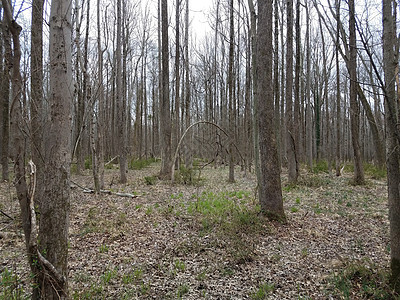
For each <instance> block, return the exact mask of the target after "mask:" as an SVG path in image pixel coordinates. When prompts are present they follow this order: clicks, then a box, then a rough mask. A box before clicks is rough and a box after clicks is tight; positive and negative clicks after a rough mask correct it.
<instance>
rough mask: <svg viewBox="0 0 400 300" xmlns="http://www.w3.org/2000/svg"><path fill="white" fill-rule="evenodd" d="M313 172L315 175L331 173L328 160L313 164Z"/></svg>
mask: <svg viewBox="0 0 400 300" xmlns="http://www.w3.org/2000/svg"><path fill="white" fill-rule="evenodd" d="M312 172H313V173H314V174H319V173H329V164H328V161H326V160H318V161H315V162H314V163H313V168H312Z"/></svg>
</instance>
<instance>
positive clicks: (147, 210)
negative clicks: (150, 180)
mask: <svg viewBox="0 0 400 300" xmlns="http://www.w3.org/2000/svg"><path fill="white" fill-rule="evenodd" d="M152 213H153V207H152V206H148V207H147V209H146V211H145V214H146V216H150V215H151V214H152Z"/></svg>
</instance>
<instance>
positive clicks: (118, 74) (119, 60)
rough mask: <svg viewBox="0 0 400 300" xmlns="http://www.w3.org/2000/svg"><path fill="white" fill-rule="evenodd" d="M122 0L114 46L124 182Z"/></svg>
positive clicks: (124, 180)
mask: <svg viewBox="0 0 400 300" xmlns="http://www.w3.org/2000/svg"><path fill="white" fill-rule="evenodd" d="M122 27H123V24H122V0H117V37H116V38H117V46H116V54H115V59H116V66H115V68H116V106H117V113H118V114H119V117H118V118H117V128H118V129H117V130H118V142H119V147H118V149H119V171H120V182H121V183H126V182H127V177H126V173H127V172H128V170H127V159H126V154H127V153H126V124H125V121H126V120H125V114H126V111H125V110H126V105H125V97H124V87H123V84H124V83H123V81H122V77H123V70H122V29H123V28H122Z"/></svg>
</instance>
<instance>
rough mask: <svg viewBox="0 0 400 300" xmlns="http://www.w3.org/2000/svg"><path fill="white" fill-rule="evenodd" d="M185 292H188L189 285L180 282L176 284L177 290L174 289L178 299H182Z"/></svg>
mask: <svg viewBox="0 0 400 300" xmlns="http://www.w3.org/2000/svg"><path fill="white" fill-rule="evenodd" d="M187 293H189V286H188V285H187V284H181V285H179V286H178V290H177V291H176V296H177V297H178V299H182V297H183V296H184V295H186V294H187Z"/></svg>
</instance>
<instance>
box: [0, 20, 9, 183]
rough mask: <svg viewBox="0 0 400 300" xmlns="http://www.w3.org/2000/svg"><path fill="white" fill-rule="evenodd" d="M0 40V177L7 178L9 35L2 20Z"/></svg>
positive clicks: (5, 179) (6, 179)
mask: <svg viewBox="0 0 400 300" xmlns="http://www.w3.org/2000/svg"><path fill="white" fill-rule="evenodd" d="M1 26H2V35H3V36H2V40H3V43H4V44H3V45H4V66H3V70H0V71H1V72H3V73H2V81H1V91H2V96H1V102H2V103H1V106H2V122H3V124H2V134H1V135H2V141H1V169H2V175H1V178H2V180H3V181H8V180H9V173H8V158H9V155H10V145H9V144H10V112H9V111H10V68H11V59H12V57H11V52H12V50H11V40H10V39H11V37H10V33H9V31H8V27H7V25H6V23H5V22H2V25H1Z"/></svg>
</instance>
